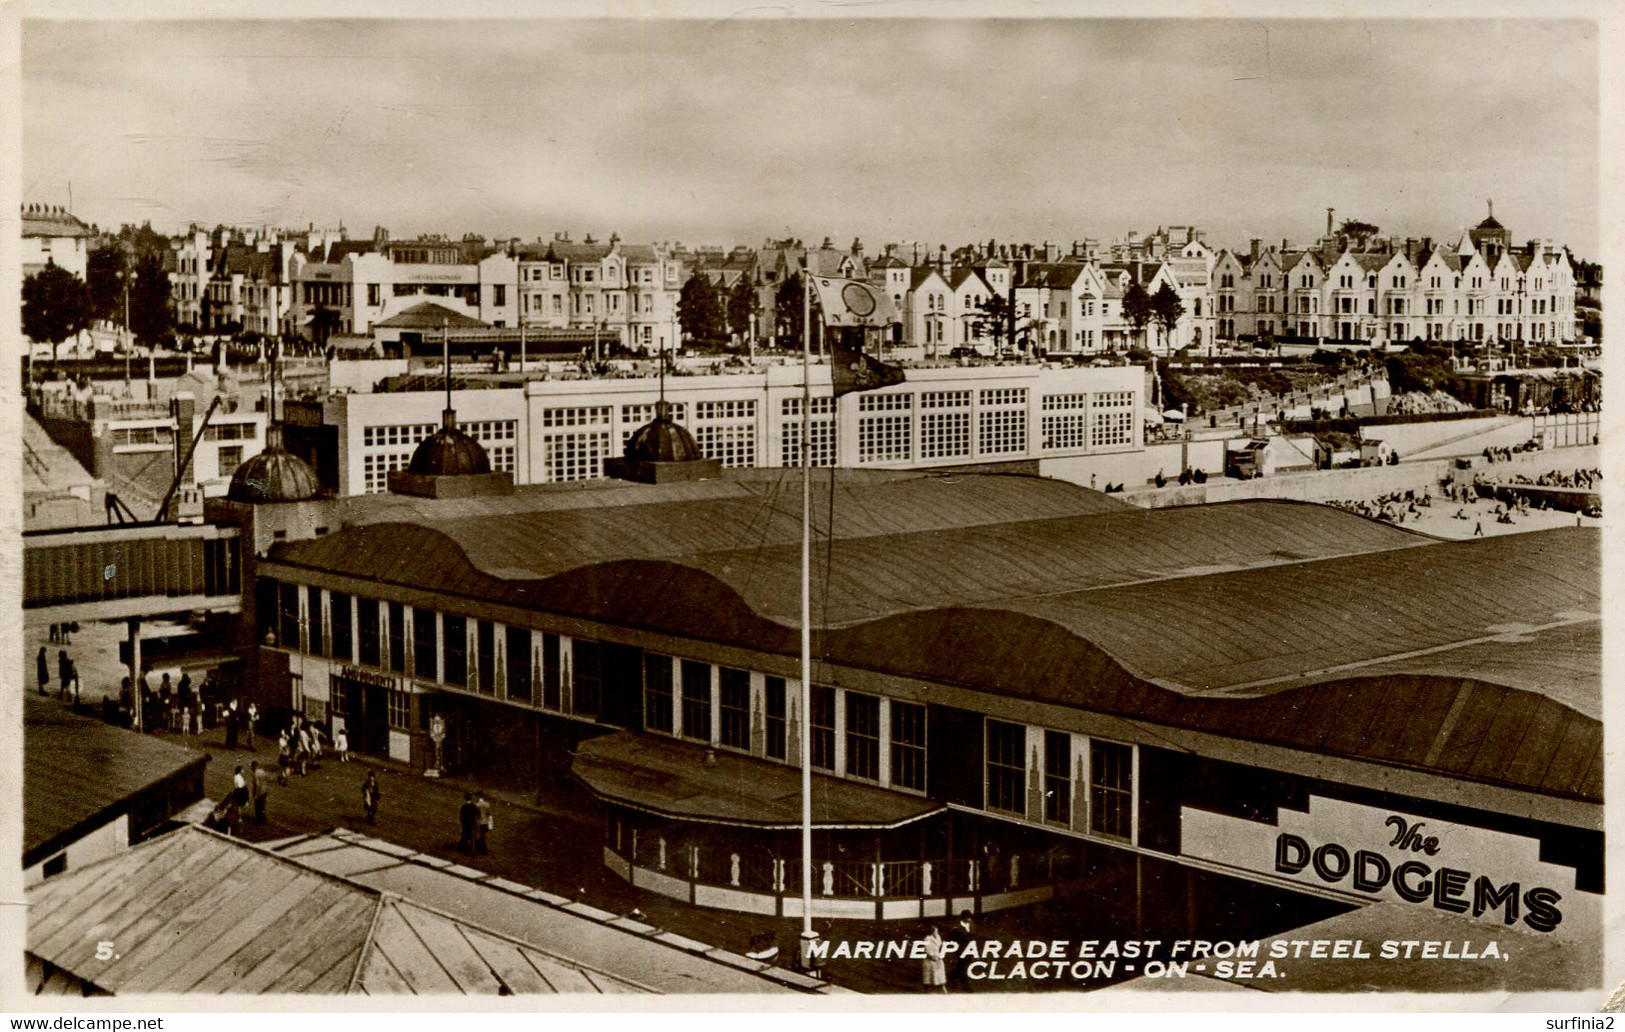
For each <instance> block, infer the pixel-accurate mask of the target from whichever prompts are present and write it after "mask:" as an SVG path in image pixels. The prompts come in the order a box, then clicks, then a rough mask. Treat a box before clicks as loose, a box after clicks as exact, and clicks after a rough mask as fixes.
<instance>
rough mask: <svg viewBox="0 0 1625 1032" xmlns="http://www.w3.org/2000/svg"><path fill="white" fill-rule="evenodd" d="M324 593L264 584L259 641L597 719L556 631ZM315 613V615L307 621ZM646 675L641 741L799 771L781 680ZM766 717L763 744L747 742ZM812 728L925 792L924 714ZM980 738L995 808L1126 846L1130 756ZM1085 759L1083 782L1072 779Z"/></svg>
mask: <svg viewBox="0 0 1625 1032" xmlns="http://www.w3.org/2000/svg"><path fill="white" fill-rule="evenodd" d="M323 595H324V592H323V591H322V589H319V588H316V587H313V586H304V589H303V591H301V587H300V586H299V585H296V584H290V583H279V582H277V581H274V580H271V579H268V578H266V579H262V580H261V581H260V586H259V590H258V592H257V595H256V597H257V598H258V599H259V610H260V612H259V621H260V626H261V633H262V634H273V635H275V636H276V638H277V639H278V640H279V642H280V643H281V644H283V645H284V646H285V647H289V648H298V649H303V650H306V651H308V652H310V653H312V654H316V655H324V656H328V657H330V658H332V659H335V660H338V661H340V662H346V663H349V662H355V663H359V664H361V665H365V666H372V667H375V668H378V669H380V670H388V671H393V672H397V673H403V674H404V673H410V674H411V675H412V676H414V677H416V678H418V679H420V680H426V681H437V682H439V683H442V684H446V685H448V686H452V687H457V688H463V689H467V690H471V691H475V692H478V693H480V694H484V695H492V696H494V695H495V694H496V693H497V691H498V689H499V686H500V689H501V691H502V693H503V695H504V696H505V697H506V698H508V699H512V700H516V701H523V702H526V703H529V704H532V705H537V706H540V707H542V708H544V709H547V710H552V711H555V712H564V711H565V710H566V709H568V711H569V712H571V713H574V714H577V715H581V716H587V717H596V716H597V714H598V712H599V708H600V699H601V695H602V688H603V684H602V676H603V675H602V669H603V660H602V646H601V645H600V644H599V643H598V642H595V641H590V640H587V639H572V640H571V641H570V642H569V652H568V656H566V654H565V649H564V647H563V645H564V643H563V640H562V639H561V638H560V637H559V636H558V635H556V634H552V633H548V632H542V631H534V630H531V629H529V628H523V627H512V626H501V625H498V624H496V623H494V622H492V621H488V620H478V619H470V618H468V617H464V616H461V615H457V614H452V613H437V612H435V611H432V610H426V609H416V608H408V607H407V606H405V605H403V604H402V603H400V602H394V601H383V602H380V601H379V600H377V599H371V598H365V597H360V596H351V595H348V594H346V593H343V592H337V591H330V592H325V595H326V598H325V602H326V605H325V606H324V605H323V602H324V598H323ZM301 603H303V606H302V605H301ZM311 614H318V616H317V618H315V619H312V618H311ZM321 614H325V619H323V618H322V617H321ZM566 659H568V666H569V675H568V677H566V676H565V665H566ZM642 671H643V685H642V690H643V699H642V702H643V725H644V729H645V730H648V731H652V732H655V733H658V734H666V735H672V736H675V737H679V738H684V739H688V740H691V741H696V742H703V743H706V744H710V745H715V746H719V747H721V748H725V749H731V750H735V751H738V752H742V753H758V752H759V754H761V755H764V756H766V757H767V758H769V759H772V760H777V761H780V762H786V763H795V762H797V761H798V759H799V757H798V756H797V755H792V744H793V732H792V730H791V719H790V718H791V698H790V690H789V686H788V684H787V682H786V681H785V679H783V678H781V677H776V676H764V677H762V678H761V679H760V684H761V694H760V697H759V699H758V698H753V692H752V684H753V677H752V675H751V673H750V672H749V671H747V670H742V669H736V668H731V667H718V666H714V665H712V664H710V663H706V662H702V661H698V660H690V659H679V658H674V657H672V656H667V655H662V654H659V653H654V652H645V653H643V655H642ZM566 681H568V684H566V683H565V682H566ZM566 690H568V693H569V699H568V700H567V699H566V697H565V693H566ZM399 694H401V696H402V698H403V699H404V698H406V697H407V693H404V692H402V693H399ZM758 715H759V716H760V724H759V726H760V730H761V736H762V737H761V742H760V743H759V744H758V743H756V742H755V741H753V735H754V732H755V729H756V727H757V726H758V724H757V721H756V717H757V716H758ZM808 718H809V723H810V725H811V734H810V737H809V739H808V748H809V751H810V756H809V759H810V762H811V764H812V766H813V767H814V768H816V769H818V770H822V771H826V772H828V773H831V774H836V775H839V776H843V777H847V778H853V779H857V780H862V781H869V782H873V783H876V784H885V785H889V786H891V787H894V788H902V789H908V790H911V791H917V792H923V791H925V788H926V746H927V735H926V710H925V707H924V706H923V705H921V704H919V703H912V702H906V701H903V700H899V699H887V698H883V697H881V696H877V695H871V694H868V693H864V692H857V691H852V690H848V689H843V688H836V687H833V686H830V685H818V684H815V685H813V686H812V690H811V692H810V693H809V707H808ZM402 726H404V725H402ZM985 736H986V738H985V761H986V762H985V772H984V773H985V798H984V805H985V806H986V807H987V808H988V809H990V810H994V811H998V812H1003V813H1010V814H1017V815H1021V816H1023V817H1026V818H1028V819H1031V820H1043V821H1049V822H1052V823H1060V824H1065V825H1067V826H1069V827H1070V826H1077V825H1078V823H1079V819H1078V818H1077V817H1076V815H1075V810H1076V807H1077V803H1078V802H1080V801H1081V802H1082V803H1083V810H1084V813H1085V814H1086V816H1084V817H1083V818H1082V822H1083V825H1084V827H1086V828H1087V830H1088V831H1090V832H1092V833H1094V834H1099V835H1104V836H1108V837H1114V838H1121V839H1129V838H1131V837H1132V835H1133V802H1134V764H1133V747H1132V746H1129V745H1125V744H1122V743H1117V742H1109V741H1105V740H1101V739H1094V738H1082V737H1078V736H1073V735H1070V734H1068V733H1066V732H1060V731H1053V730H1044V731H1043V732H1042V733H1041V734H1039V735H1038V737H1037V739H1036V740H1034V739H1031V738H1030V737H1029V731H1028V729H1027V728H1026V727H1025V726H1023V725H1020V724H1014V723H1010V722H1006V721H1000V720H994V719H992V718H988V719H987V720H986V721H985ZM1040 743H1041V744H1040ZM1029 749H1031V750H1032V752H1033V755H1029V752H1028V751H1029ZM1080 762H1081V763H1082V764H1083V770H1084V778H1083V779H1082V780H1081V781H1080V779H1079V778H1078V775H1077V770H1076V766H1077V764H1078V763H1080ZM1029 776H1032V777H1036V778H1038V779H1039V783H1040V784H1041V787H1042V803H1041V804H1040V805H1039V806H1038V807H1037V809H1036V812H1034V810H1035V808H1034V807H1033V806H1031V805H1029V799H1028V786H1029ZM1079 792H1082V793H1084V796H1083V798H1082V800H1078V799H1077V798H1076V796H1075V793H1079Z"/></svg>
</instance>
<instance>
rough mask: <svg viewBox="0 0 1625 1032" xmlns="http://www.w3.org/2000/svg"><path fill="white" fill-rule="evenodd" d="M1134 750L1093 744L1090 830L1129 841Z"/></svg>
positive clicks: (1114, 743)
mask: <svg viewBox="0 0 1625 1032" xmlns="http://www.w3.org/2000/svg"><path fill="white" fill-rule="evenodd" d="M1133 772H1134V750H1133V747H1132V746H1127V745H1120V744H1118V743H1116V742H1102V741H1098V740H1096V741H1091V742H1090V743H1089V830H1091V831H1093V832H1096V833H1097V834H1101V835H1110V836H1112V837H1113V838H1123V839H1126V838H1128V837H1129V836H1130V834H1131V833H1132V831H1133V827H1134V825H1133V819H1132V817H1133V813H1132V806H1133V801H1134V791H1133V790H1134V785H1133Z"/></svg>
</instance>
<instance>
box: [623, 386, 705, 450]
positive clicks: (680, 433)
mask: <svg viewBox="0 0 1625 1032" xmlns="http://www.w3.org/2000/svg"><path fill="white" fill-rule="evenodd" d="M626 458H627V461H628V462H690V461H692V460H694V459H703V458H705V453H704V452H702V451H700V446H699V445H698V444H696V443H695V442H694V435H693V434H690V433H689V432H688V431H687V430H685V429H683V428H682V427H680V426H678V425H677V424H676V423H675V422H674V421H673V420H672V418H671V404H670V403H669V402H667V401H665V400H664V399H662V400H660V401H657V402H655V417H654V419H652V420H650V421H649V422H647V423H645V424H643V425H642V426H640V427H638V428H637V429H636V430H634V431H633V432H632V436H631V437H629V438H627V440H626Z"/></svg>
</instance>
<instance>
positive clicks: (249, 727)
mask: <svg viewBox="0 0 1625 1032" xmlns="http://www.w3.org/2000/svg"><path fill="white" fill-rule="evenodd" d="M259 715H260V708H259V707H258V706H256V705H255V704H254V703H252V702H251V703H249V704H248V711H247V716H248V719H247V720H246V721H244V722H243V732H244V734H246V735H247V736H248V749H249V751H250V752H252V751H253V749H254V722H255V721H256V720H258V719H259Z"/></svg>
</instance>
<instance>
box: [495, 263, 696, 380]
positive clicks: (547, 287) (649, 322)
mask: <svg viewBox="0 0 1625 1032" xmlns="http://www.w3.org/2000/svg"><path fill="white" fill-rule="evenodd" d="M516 275H517V277H518V283H519V289H518V295H517V297H516V304H517V306H518V307H517V309H516V311H515V313H514V315H513V319H514V321H510V322H509V323H507V325H510V326H513V325H519V321H520V320H522V321H523V324H524V325H525V326H541V327H555V328H575V329H598V330H599V331H600V332H601V333H602V334H603V335H604V336H605V339H606V340H618V341H620V343H621V345H622V346H623V347H626V348H628V349H631V350H634V351H642V352H645V353H651V354H652V353H656V352H660V351H662V350H664V349H666V348H668V347H672V348H675V347H676V346H677V345H678V344H679V342H680V337H681V331H680V329H679V326H678V322H677V301H678V298H679V297H680V296H681V294H682V288H683V282H684V280H685V278H686V277H685V275H684V270H683V264H682V262H681V261H680V260H679V259H678V258H677V257H676V256H675V255H674V254H671V253H668V252H667V251H666V250H664V249H662V248H658V247H653V246H650V245H640V244H626V245H623V244H622V243H621V242H620V240H619V238H616V237H611V238H610V242H609V243H608V244H607V245H594V244H590V243H583V244H573V243H570V242H569V241H565V240H559V241H555V242H554V243H553V244H551V245H549V246H546V247H538V248H535V249H534V250H531V251H528V252H521V254H520V256H519V258H518V260H517V268H516Z"/></svg>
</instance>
